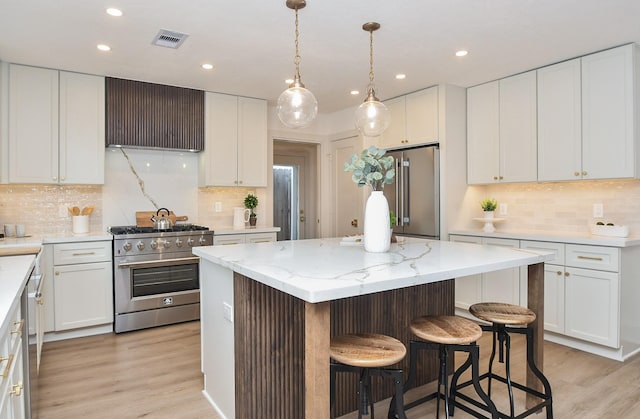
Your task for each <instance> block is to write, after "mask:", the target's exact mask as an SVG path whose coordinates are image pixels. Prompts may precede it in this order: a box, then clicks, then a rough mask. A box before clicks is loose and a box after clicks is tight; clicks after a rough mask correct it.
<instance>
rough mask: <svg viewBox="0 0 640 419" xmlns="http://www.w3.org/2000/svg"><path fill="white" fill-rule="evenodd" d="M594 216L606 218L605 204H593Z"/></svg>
mask: <svg viewBox="0 0 640 419" xmlns="http://www.w3.org/2000/svg"><path fill="white" fill-rule="evenodd" d="M593 218H604V206H603V205H602V204H593Z"/></svg>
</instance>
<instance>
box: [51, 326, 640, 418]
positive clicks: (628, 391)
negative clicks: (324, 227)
mask: <svg viewBox="0 0 640 419" xmlns="http://www.w3.org/2000/svg"><path fill="white" fill-rule="evenodd" d="M199 328H200V323H199V322H190V323H184V324H179V325H172V326H165V327H159V328H154V329H148V330H142V331H137V332H132V333H125V334H120V335H114V334H111V335H101V336H94V337H88V338H80V339H73V340H67V341H62V342H50V343H46V344H45V346H44V354H43V361H42V365H41V371H40V374H41V375H40V418H41V419H80V418H82V419H102V418H105V419H106V418H109V419H111V418H118V419H130V418H131V419H133V418H148V419H169V418H171V419H199V418H203V419H204V418H208V419H209V418H210V419H219V416H218V415H216V414H215V412H214V411H213V410H212V408H211V407H210V405H209V404H208V403H207V401H206V400H205V399H204V396H203V395H202V374H201V373H200V335H199V330H200V329H199ZM488 338H489V336H488V335H487V334H486V333H485V336H483V338H482V340H481V341H480V345H481V354H482V355H481V357H482V361H481V369H483V371H484V370H486V358H487V357H488V353H489V351H490V340H489V339H488ZM512 344H513V350H512V359H513V360H514V361H513V365H512V375H513V377H514V379H515V380H520V381H521V382H522V380H523V377H524V367H523V366H522V365H523V364H521V363H520V362H519V360H521V359H524V345H523V340H522V339H521V337H520V336H514V337H513V341H512ZM458 358H459V359H457V362H460V361H461V359H460V358H462V357H458ZM544 369H545V374H546V375H547V377H548V378H549V381H550V382H551V386H552V390H553V411H554V417H555V418H557V419H565V418H567V419H569V418H571V419H573V418H580V419H602V418H607V419H609V418H616V419H625V418H637V417H640V356H635V357H634V358H632V359H630V360H628V361H627V362H625V363H620V362H617V361H611V360H608V359H605V358H601V357H598V356H595V355H590V354H587V353H584V352H580V351H577V350H574V349H570V348H567V347H564V346H561V345H556V344H553V343H549V342H545V364H544ZM498 371H500V370H499V369H498ZM425 387H428V388H420V389H415V390H412V391H411V392H410V393H408V395H407V399H408V400H411V398H412V397H417V396H418V393H421V392H422V393H424V394H426V392H427V391H428V390H430V389H431V388H433V387H434V386H433V385H428V386H425ZM500 390H502V389H501V388H500V387H499V386H498V387H495V388H494V398H495V399H496V403H497V404H498V405H499V407H500V408H501V409H505V410H506V405H505V403H506V396H504V395H498V394H497V393H501V392H500ZM516 396H517V397H516V404H517V406H522V404H523V397H522V395H521V394H520V393H519V392H517V391H516ZM387 407H388V401H382V402H380V403H378V404H377V405H376V412H378V417H380V418H383V417H386V409H387ZM517 409H518V407H517V408H516V410H517ZM407 416H408V418H409V419H416V418H434V417H435V402H434V401H432V402H429V403H427V404H424V405H421V406H418V407H416V408H414V409H412V410H411V411H410V412H408V414H407ZM356 417H357V415H356V414H355V413H354V414H350V415H347V416H344V418H356ZM469 417H470V416H469V415H467V414H465V413H464V412H461V411H456V414H455V418H457V419H464V418H469ZM531 417H532V418H543V417H545V416H544V415H534V416H531ZM261 419H297V418H261Z"/></svg>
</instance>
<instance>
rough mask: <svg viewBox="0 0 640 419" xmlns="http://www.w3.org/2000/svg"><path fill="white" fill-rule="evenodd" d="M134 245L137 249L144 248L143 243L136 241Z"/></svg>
mask: <svg viewBox="0 0 640 419" xmlns="http://www.w3.org/2000/svg"><path fill="white" fill-rule="evenodd" d="M136 247H137V248H138V250H144V243H142V242H138V244H136Z"/></svg>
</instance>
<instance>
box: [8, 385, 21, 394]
mask: <svg viewBox="0 0 640 419" xmlns="http://www.w3.org/2000/svg"><path fill="white" fill-rule="evenodd" d="M22 387H23V384H22V383H20V384H14V385H13V389H12V390H11V391H10V392H9V394H10V395H12V396H16V397H20V395H21V394H22Z"/></svg>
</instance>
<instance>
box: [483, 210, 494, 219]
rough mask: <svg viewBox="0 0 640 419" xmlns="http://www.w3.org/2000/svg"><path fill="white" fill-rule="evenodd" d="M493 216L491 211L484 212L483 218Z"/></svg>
mask: <svg viewBox="0 0 640 419" xmlns="http://www.w3.org/2000/svg"><path fill="white" fill-rule="evenodd" d="M493 214H494V212H493V211H485V212H484V218H485V219H489V218H493Z"/></svg>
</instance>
